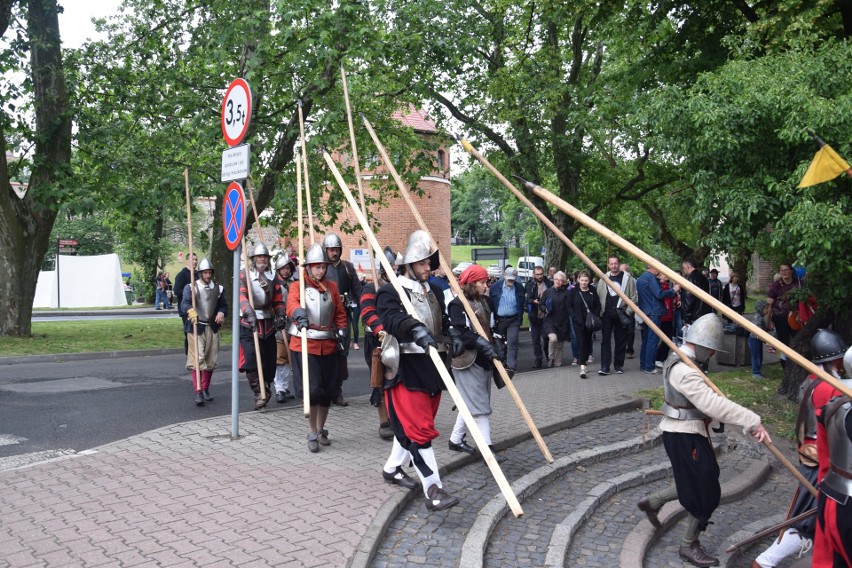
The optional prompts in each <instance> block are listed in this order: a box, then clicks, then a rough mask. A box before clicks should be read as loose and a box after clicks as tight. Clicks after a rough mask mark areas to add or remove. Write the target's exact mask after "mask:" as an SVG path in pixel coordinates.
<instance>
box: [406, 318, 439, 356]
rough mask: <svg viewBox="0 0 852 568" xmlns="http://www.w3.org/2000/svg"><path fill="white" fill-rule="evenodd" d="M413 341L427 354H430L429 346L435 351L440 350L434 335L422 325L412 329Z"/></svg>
mask: <svg viewBox="0 0 852 568" xmlns="http://www.w3.org/2000/svg"><path fill="white" fill-rule="evenodd" d="M411 339H412V340H413V341H414V343H416V344H417V345H419V346H420V347H422V348H423V350H424V351H426V352H427V353H428V352H429V346H432V347H434V348H435V349H437V348H438V341H437V340H436V339H435V338H434V337H432V334H431V333H429V330H428V329H427V328H426V326H425V325H423V324H422V323H420V324H417V325H415V326H414V327H413V328H412V329H411Z"/></svg>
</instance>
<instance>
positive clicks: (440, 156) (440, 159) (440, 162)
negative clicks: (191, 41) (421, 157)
mask: <svg viewBox="0 0 852 568" xmlns="http://www.w3.org/2000/svg"><path fill="white" fill-rule="evenodd" d="M438 169H439V170H441V171H444V151H443V150H438Z"/></svg>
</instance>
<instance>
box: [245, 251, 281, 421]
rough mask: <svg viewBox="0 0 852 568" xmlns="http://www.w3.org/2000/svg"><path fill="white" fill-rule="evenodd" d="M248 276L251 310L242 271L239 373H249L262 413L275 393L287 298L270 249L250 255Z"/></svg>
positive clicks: (255, 402)
mask: <svg viewBox="0 0 852 568" xmlns="http://www.w3.org/2000/svg"><path fill="white" fill-rule="evenodd" d="M250 258H251V266H250V267H249V268H250V269H249V277H250V279H251V292H252V300H253V301H254V308H252V307H251V304H250V303H249V297H248V287H247V284H246V272H245V270H241V271H240V372H242V373H245V374H246V379H247V380H248V383H249V386H250V387H251V390H252V392H253V393H254V409H255V410H260V409H262V408H264V407H265V406H266V403H267V402H269V398H270V397H271V396H272V393H271V391H270V389H269V385H270V384H271V382H272V379H273V377H274V376H275V332H276V331H277V330H279V329H284V327H285V325H286V321H287V318H286V317H285V315H284V298H283V296H282V294H281V286H280V285H278V284H277V283H276V282H275V275H274V274H273V273H272V270H271V268H272V266H271V264H270V255H269V249H267V248H266V246H265V245H264V244H262V243H261V244H258V245H257V246H255V247H254V250H253V251H252V253H251V257H250ZM255 332H257V337H258V342H259V345H260V353H258V354H256V353H255V349H254V337H253V334H254V333H255ZM258 360H259V361H260V365H261V367H260V368H261V370H262V371H263V380H264V382H265V383H266V384H265V385H264V386H265V387H266V397H262V396H261V391H260V375H259V374H258Z"/></svg>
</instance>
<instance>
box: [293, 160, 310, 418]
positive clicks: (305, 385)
mask: <svg viewBox="0 0 852 568" xmlns="http://www.w3.org/2000/svg"><path fill="white" fill-rule="evenodd" d="M294 159H295V163H296V203H297V208H298V215H297V216H298V217H299V306H300V307H301V308H302V309H303V310H304V309H305V275H306V274H307V272H306V271H305V230H304V229H305V227H304V224H305V219H304V216H303V213H302V164H301V160H299V156H298V154H297V155H296V156H295V157H294ZM299 337H300V338H301V341H302V353H301V356H302V411H303V412H304V414H305V418H310V416H311V378H310V371H309V369H308V330H306V329H301V330H299Z"/></svg>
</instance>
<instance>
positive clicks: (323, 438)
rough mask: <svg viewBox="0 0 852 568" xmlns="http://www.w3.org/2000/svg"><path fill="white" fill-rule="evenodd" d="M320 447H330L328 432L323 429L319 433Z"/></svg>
mask: <svg viewBox="0 0 852 568" xmlns="http://www.w3.org/2000/svg"><path fill="white" fill-rule="evenodd" d="M319 445H320V446H330V445H331V440H329V439H328V430H326V429H325V428H323V429H322V430H320V431H319Z"/></svg>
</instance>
